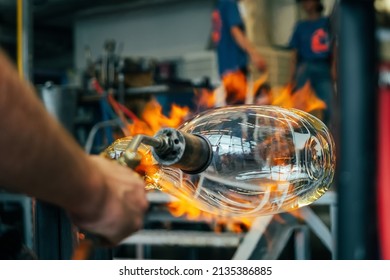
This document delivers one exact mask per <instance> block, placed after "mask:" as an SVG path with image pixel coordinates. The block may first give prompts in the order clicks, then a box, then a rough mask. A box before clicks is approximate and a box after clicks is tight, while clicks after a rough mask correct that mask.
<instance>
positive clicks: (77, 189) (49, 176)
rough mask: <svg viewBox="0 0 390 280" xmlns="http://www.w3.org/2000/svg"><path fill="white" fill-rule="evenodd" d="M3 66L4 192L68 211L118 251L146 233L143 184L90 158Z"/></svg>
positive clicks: (1, 59)
mask: <svg viewBox="0 0 390 280" xmlns="http://www.w3.org/2000/svg"><path fill="white" fill-rule="evenodd" d="M0 65H1V68H0V85H1V86H0V131H1V136H0V154H1V156H2V160H1V161H0V186H2V187H4V188H5V189H6V190H8V191H10V192H18V193H23V194H27V195H30V196H33V197H36V198H38V199H40V200H43V201H47V202H49V203H53V204H55V205H58V206H60V207H62V208H64V209H65V210H67V211H68V213H69V215H70V217H71V218H72V220H73V222H74V223H75V224H76V225H77V226H79V227H80V228H81V229H83V230H86V231H89V232H91V233H94V234H97V235H100V236H102V237H105V238H106V239H107V241H109V242H110V243H111V244H112V245H114V244H117V243H118V242H119V241H121V240H122V239H124V238H125V237H127V236H128V235H130V234H131V233H133V232H135V231H137V230H138V229H140V227H141V226H142V220H143V214H144V211H145V210H146V208H147V206H148V202H147V200H146V196H145V188H144V182H143V180H142V179H141V178H140V177H139V176H138V175H137V174H136V173H135V172H134V171H132V170H130V169H129V168H125V167H123V166H120V165H119V164H118V163H116V162H111V161H109V160H106V159H103V158H101V157H98V156H89V155H87V154H85V153H84V151H83V150H82V149H81V147H79V145H78V144H77V143H76V142H75V140H74V139H73V138H72V137H71V136H70V135H69V134H68V133H67V132H66V131H65V129H64V128H63V127H62V126H61V125H60V124H59V123H57V121H55V120H54V119H53V118H52V117H51V116H49V114H48V113H47V112H46V109H45V108H44V106H43V104H42V103H41V101H40V100H39V99H38V98H37V94H36V92H35V91H34V90H33V88H32V86H31V85H29V84H28V83H26V82H24V81H22V80H21V79H20V78H19V75H18V73H17V71H16V70H15V68H14V67H13V65H12V64H11V62H10V61H9V60H8V58H7V57H6V56H5V55H4V54H3V53H1V52H0Z"/></svg>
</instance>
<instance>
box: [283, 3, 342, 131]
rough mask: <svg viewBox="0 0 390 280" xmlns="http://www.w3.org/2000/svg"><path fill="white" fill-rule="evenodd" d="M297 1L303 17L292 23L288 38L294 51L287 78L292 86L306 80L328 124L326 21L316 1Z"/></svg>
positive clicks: (330, 67) (331, 72) (331, 71)
mask: <svg viewBox="0 0 390 280" xmlns="http://www.w3.org/2000/svg"><path fill="white" fill-rule="evenodd" d="M298 2H300V3H301V5H302V8H303V10H304V11H305V13H306V14H307V19H306V20H302V21H299V22H298V23H297V24H296V26H295V30H294V32H293V34H292V37H291V40H290V48H291V49H293V50H294V57H293V60H292V66H291V79H290V81H291V82H292V83H293V84H295V88H296V89H300V88H302V87H303V86H304V85H305V84H306V83H307V82H310V85H311V87H312V88H313V90H314V91H315V93H316V94H317V96H318V97H319V98H321V99H322V100H323V101H325V103H326V106H327V109H326V110H325V112H324V118H323V120H324V122H325V123H326V124H329V122H330V112H331V107H332V96H333V79H335V63H334V59H333V57H334V56H333V47H332V40H331V35H330V20H329V18H327V17H323V16H322V12H323V10H324V6H323V5H322V3H321V1H320V0H298Z"/></svg>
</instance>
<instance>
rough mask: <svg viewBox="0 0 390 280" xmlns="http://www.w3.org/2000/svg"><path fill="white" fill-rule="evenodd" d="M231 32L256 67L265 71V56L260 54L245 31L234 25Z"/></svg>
mask: <svg viewBox="0 0 390 280" xmlns="http://www.w3.org/2000/svg"><path fill="white" fill-rule="evenodd" d="M230 32H231V34H232V36H233V38H234V40H235V41H236V43H237V44H238V45H239V46H240V48H241V49H243V50H244V51H245V52H246V53H247V54H248V55H249V57H250V59H251V61H252V63H253V64H254V65H255V67H256V68H257V69H258V70H260V71H264V70H265V68H266V63H265V60H264V58H263V57H262V56H261V55H260V53H259V52H258V51H257V49H256V48H255V47H254V46H253V44H252V43H251V42H250V41H249V40H248V38H247V37H246V36H245V34H244V32H243V31H242V30H241V29H240V28H239V27H238V26H234V27H232V28H231V30H230Z"/></svg>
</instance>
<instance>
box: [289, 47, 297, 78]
mask: <svg viewBox="0 0 390 280" xmlns="http://www.w3.org/2000/svg"><path fill="white" fill-rule="evenodd" d="M297 61H298V52H297V51H296V50H294V51H293V54H292V56H291V62H290V79H289V82H293V81H295V76H296V72H297Z"/></svg>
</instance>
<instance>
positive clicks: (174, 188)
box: [104, 105, 336, 217]
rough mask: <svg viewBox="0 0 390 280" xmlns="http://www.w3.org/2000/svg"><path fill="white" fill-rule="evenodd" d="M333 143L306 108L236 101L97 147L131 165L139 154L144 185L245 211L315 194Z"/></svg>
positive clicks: (226, 210)
mask: <svg viewBox="0 0 390 280" xmlns="http://www.w3.org/2000/svg"><path fill="white" fill-rule="evenodd" d="M150 147H152V148H150ZM334 149H335V148H334V141H333V139H332V136H331V135H330V133H329V131H328V129H327V128H326V126H325V125H324V124H323V123H322V122H321V121H320V120H319V119H317V118H315V117H314V116H312V115H311V114H308V113H305V112H303V111H300V110H296V109H283V108H281V107H275V106H247V105H243V106H233V107H224V108H218V109H214V110H210V111H207V112H204V113H201V114H199V115H197V116H195V117H194V118H193V119H192V120H190V121H188V122H186V123H185V124H183V125H182V126H181V127H179V128H178V129H177V130H176V129H171V128H166V129H162V130H160V131H159V132H158V133H157V134H156V135H155V136H154V137H150V136H145V135H137V136H135V137H133V138H123V139H119V140H117V141H116V142H114V143H113V144H112V145H111V146H110V147H109V148H107V149H106V150H105V152H104V155H105V156H106V157H109V158H112V159H116V160H118V161H119V162H121V163H122V164H126V165H127V166H130V167H132V168H134V167H135V166H137V165H139V163H140V162H141V167H143V168H142V170H143V172H144V179H145V182H146V183H147V186H148V188H152V189H160V190H163V191H166V192H168V193H170V194H172V195H174V196H176V197H178V198H182V199H185V200H187V201H188V202H189V203H192V204H193V205H195V206H197V207H198V208H200V209H201V210H204V211H207V212H210V213H213V214H217V215H221V216H246V217H248V216H256V215H269V214H275V213H279V212H285V211H291V210H294V209H297V208H299V207H302V206H305V205H308V204H310V203H312V202H314V201H315V200H317V199H318V198H320V197H321V196H322V195H323V194H324V193H325V192H326V191H327V190H328V189H329V187H330V184H331V183H332V180H333V176H334V172H335V160H336V159H335V151H334ZM142 161H143V162H142Z"/></svg>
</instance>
